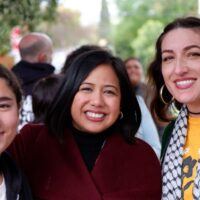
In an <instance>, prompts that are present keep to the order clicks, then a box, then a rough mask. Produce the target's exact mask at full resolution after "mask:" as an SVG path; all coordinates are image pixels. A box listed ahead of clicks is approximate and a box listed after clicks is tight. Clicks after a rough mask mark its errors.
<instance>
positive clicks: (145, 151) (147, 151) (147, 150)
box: [133, 138, 158, 160]
mask: <svg viewBox="0 0 200 200" xmlns="http://www.w3.org/2000/svg"><path fill="white" fill-rule="evenodd" d="M133 146H135V149H136V150H137V151H138V152H139V153H140V155H141V156H142V155H145V156H147V155H149V156H151V157H153V158H154V157H155V158H156V160H158V159H157V156H156V154H155V152H154V151H153V149H152V147H151V146H150V145H149V144H148V143H146V142H145V141H144V140H141V139H139V138H135V142H134V143H133Z"/></svg>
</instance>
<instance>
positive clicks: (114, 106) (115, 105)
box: [109, 99, 120, 117]
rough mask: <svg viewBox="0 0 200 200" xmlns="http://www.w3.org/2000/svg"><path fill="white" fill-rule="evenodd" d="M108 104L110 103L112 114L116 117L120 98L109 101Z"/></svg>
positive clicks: (118, 111)
mask: <svg viewBox="0 0 200 200" xmlns="http://www.w3.org/2000/svg"><path fill="white" fill-rule="evenodd" d="M109 105H110V109H111V110H112V113H113V115H115V116H116V117H118V116H119V113H120V100H118V99H116V100H114V101H110V102H109Z"/></svg>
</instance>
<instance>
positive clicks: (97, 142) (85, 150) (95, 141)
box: [72, 128, 112, 172]
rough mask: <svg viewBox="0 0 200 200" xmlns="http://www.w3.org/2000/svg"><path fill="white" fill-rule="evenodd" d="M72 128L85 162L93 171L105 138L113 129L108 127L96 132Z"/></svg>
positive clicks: (89, 169)
mask: <svg viewBox="0 0 200 200" xmlns="http://www.w3.org/2000/svg"><path fill="white" fill-rule="evenodd" d="M72 130H73V136H74V139H75V141H76V143H77V145H78V147H79V150H80V153H81V155H82V158H83V161H84V162H85V164H86V166H87V169H88V171H90V172H91V171H92V169H93V167H94V165H95V161H96V159H97V157H98V155H99V153H100V151H101V149H102V147H103V145H104V143H105V140H106V138H107V137H108V136H109V135H110V134H111V132H112V130H111V129H108V130H106V131H104V132H101V133H96V134H92V133H86V132H81V131H79V130H77V129H75V128H73V129H72Z"/></svg>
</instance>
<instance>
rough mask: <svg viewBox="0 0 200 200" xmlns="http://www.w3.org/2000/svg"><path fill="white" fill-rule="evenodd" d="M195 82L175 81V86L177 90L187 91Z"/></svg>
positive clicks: (187, 80)
mask: <svg viewBox="0 0 200 200" xmlns="http://www.w3.org/2000/svg"><path fill="white" fill-rule="evenodd" d="M194 82H195V79H184V80H176V81H175V84H176V87H177V88H178V89H188V88H190V87H191V86H192V85H193V84H194Z"/></svg>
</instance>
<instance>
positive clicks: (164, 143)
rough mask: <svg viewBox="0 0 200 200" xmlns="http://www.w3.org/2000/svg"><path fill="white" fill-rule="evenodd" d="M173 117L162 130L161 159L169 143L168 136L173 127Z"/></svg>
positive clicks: (169, 136)
mask: <svg viewBox="0 0 200 200" xmlns="http://www.w3.org/2000/svg"><path fill="white" fill-rule="evenodd" d="M175 121H176V120H175V119H174V120H172V121H171V122H170V123H169V124H168V125H167V126H166V128H165V130H164V132H163V136H162V149H161V159H162V158H163V157H164V154H165V152H166V149H167V146H168V144H169V141H170V138H171V134H172V131H173V128H174V124H175Z"/></svg>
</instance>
